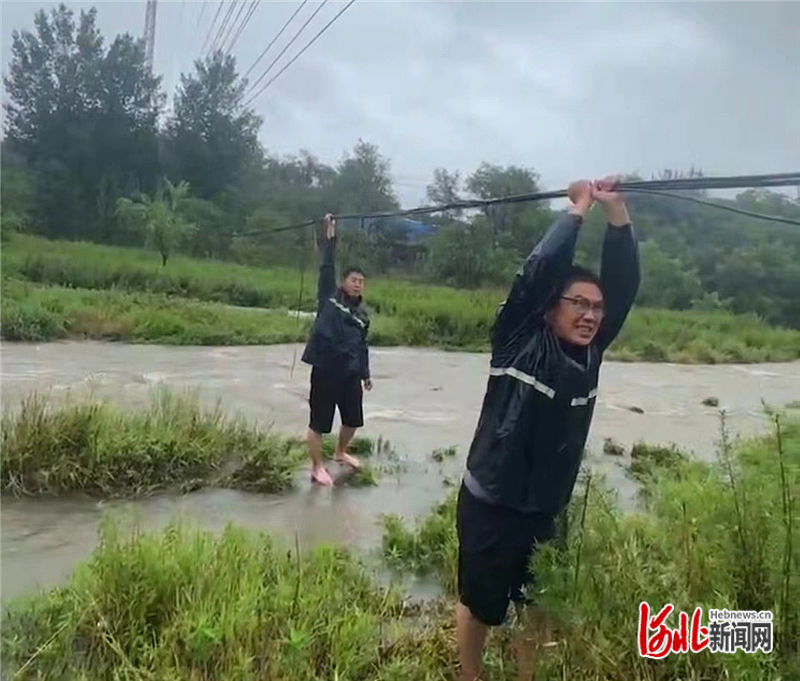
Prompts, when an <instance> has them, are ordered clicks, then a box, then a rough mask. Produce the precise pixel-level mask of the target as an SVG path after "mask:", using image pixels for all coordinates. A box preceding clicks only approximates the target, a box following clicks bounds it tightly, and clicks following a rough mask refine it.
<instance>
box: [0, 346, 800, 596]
mask: <svg viewBox="0 0 800 681" xmlns="http://www.w3.org/2000/svg"><path fill="white" fill-rule="evenodd" d="M295 352H296V353H297V361H296V366H295V370H294V372H293V374H292V372H291V369H292V365H293V363H294V361H295ZM300 353H301V349H300V348H299V347H297V348H296V347H295V346H271V347H254V346H248V347H225V348H219V347H215V348H207V347H190V348H180V347H164V346H154V345H126V344H121V343H94V342H69V343H47V344H41V345H34V344H21V343H5V344H4V345H3V347H2V392H1V394H2V398H3V404H4V408H5V409H14V408H16V406H17V405H18V404H19V401H20V399H21V398H22V397H23V396H25V395H27V394H28V393H30V392H31V391H33V390H40V391H46V392H48V393H49V394H50V395H51V397H52V398H53V399H54V400H59V399H62V398H64V397H65V396H67V395H71V396H82V395H88V394H92V395H94V396H95V397H96V398H100V399H109V400H112V401H113V402H114V403H116V404H120V405H126V406H131V407H139V406H145V405H147V404H148V402H149V400H150V396H151V393H152V390H153V388H155V387H157V386H166V387H169V388H172V389H176V390H181V389H191V390H193V391H195V392H196V393H197V394H198V395H199V397H200V399H201V400H202V401H203V402H204V403H207V404H208V405H209V406H211V405H214V404H215V403H216V402H217V400H221V401H222V406H223V408H224V409H226V411H228V412H230V413H236V412H238V413H241V414H243V415H244V416H246V417H248V418H250V419H253V420H257V421H259V422H260V423H263V424H267V425H272V426H273V427H274V428H275V429H276V430H279V431H280V432H282V433H286V434H297V435H299V434H302V433H303V432H304V430H305V426H306V423H307V418H308V406H307V402H306V400H307V394H308V377H309V370H308V367H306V366H305V365H303V364H301V363H300V362H299V355H300ZM372 366H373V380H374V383H375V389H374V390H373V391H372V392H371V393H368V394H367V395H366V398H365V418H366V424H367V425H366V428H365V429H364V434H367V435H371V436H374V437H378V436H383V438H384V439H389V440H390V441H391V443H392V445H393V446H394V448H395V449H396V450H397V452H398V454H399V455H400V457H401V459H402V460H403V462H404V465H403V466H402V468H401V470H400V471H399V472H397V473H395V474H391V475H384V476H383V477H382V478H381V480H380V484H379V485H378V486H377V487H373V488H361V489H355V488H348V487H341V488H338V487H337V488H334V489H318V488H312V487H311V486H310V484H309V482H308V475H307V471H305V470H303V471H300V472H298V475H297V486H296V489H295V490H294V491H292V492H289V493H286V494H282V495H261V494H248V493H243V492H238V491H233V490H222V489H204V490H200V491H198V492H195V493H193V494H188V495H183V496H180V495H175V494H160V495H155V496H153V497H149V498H144V499H136V500H130V501H97V500H91V499H85V498H81V497H74V498H69V499H13V498H10V497H4V498H3V501H2V597H3V600H6V599H8V598H10V597H13V596H15V595H19V594H21V593H26V592H30V591H31V590H33V589H35V588H37V587H40V586H47V585H51V584H54V583H57V582H58V581H60V580H62V579H64V578H65V577H66V576H67V575H68V574H69V573H70V572H71V570H72V569H73V568H74V566H75V564H76V563H77V562H78V561H80V560H82V559H84V558H85V557H86V556H87V555H88V554H89V553H90V551H91V550H92V548H93V547H94V546H95V544H96V541H97V529H98V523H99V521H100V518H101V516H102V514H103V513H104V511H106V510H108V509H111V510H113V511H114V512H116V513H117V514H123V516H124V517H126V518H128V519H129V520H130V522H135V523H137V524H139V525H141V526H144V527H160V526H163V525H164V524H166V523H168V522H170V521H171V520H173V519H174V518H175V517H176V516H182V517H185V518H187V519H188V520H190V521H191V522H194V523H197V524H199V525H202V526H205V527H209V528H212V529H219V528H222V527H224V525H225V524H227V523H229V522H234V523H238V524H242V525H245V526H248V527H251V528H257V529H264V530H268V531H272V532H276V533H280V534H282V535H284V536H285V537H287V538H288V539H289V540H290V541H294V537H295V535H297V537H298V541H299V542H300V545H301V546H308V545H310V544H313V543H316V542H319V541H333V542H339V543H342V544H346V545H348V546H352V547H355V548H357V549H359V550H362V551H370V550H372V549H374V548H375V547H376V546H378V545H379V543H380V524H379V522H378V521H379V516H380V514H382V513H399V514H401V515H403V516H405V517H408V518H411V517H415V516H419V515H421V514H423V513H424V512H426V511H427V510H428V509H429V508H430V506H431V505H432V504H434V503H435V502H436V501H439V500H440V499H442V498H443V496H444V495H445V494H446V491H447V488H446V487H445V486H444V484H443V481H444V478H445V477H450V478H452V479H457V478H458V476H459V474H460V473H461V470H462V468H463V464H464V458H465V456H466V451H467V448H468V446H469V442H470V439H471V437H472V433H473V431H474V428H475V424H476V420H477V416H478V412H479V410H480V405H481V400H482V398H483V390H484V387H485V384H486V379H487V375H488V371H487V370H488V357H487V356H486V355H481V354H468V353H447V352H440V351H436V350H416V349H406V348H392V349H374V350H373V351H372ZM711 396H714V397H717V398H719V401H720V407H724V408H725V409H726V410H727V412H728V414H729V426H730V428H731V430H732V431H733V432H734V433H738V434H742V435H751V434H755V433H757V432H760V431H762V430H763V429H764V428H765V427H767V421H766V419H765V417H764V416H763V410H762V405H761V400H762V398H763V399H764V400H766V401H767V402H768V403H770V404H773V405H776V406H782V405H784V404H785V403H787V402H789V401H792V400H796V399H798V398H800V362H793V363H785V364H763V365H740V366H734V365H726V366H681V365H674V364H644V363H630V364H627V363H614V362H609V363H607V364H605V365H604V367H603V370H602V373H601V383H600V391H599V397H598V404H597V408H596V411H595V418H594V423H593V425H592V430H591V433H590V436H589V449H590V453H589V456H588V458H587V465H588V466H590V467H591V468H592V470H594V471H595V472H601V473H604V474H606V476H607V478H608V480H609V483H610V484H611V485H613V486H614V487H615V488H616V489H617V490H618V492H619V495H620V499H621V501H622V503H623V504H625V505H630V504H632V503H633V501H634V498H635V488H634V486H633V485H632V483H631V482H630V481H629V480H628V479H627V478H626V476H625V472H624V468H623V466H624V465H625V464H626V463H627V457H621V458H618V457H609V456H606V455H604V454H603V453H602V443H603V440H604V439H605V438H607V437H613V438H614V439H615V440H617V441H619V442H621V443H622V444H624V445H627V446H629V445H631V444H633V443H634V442H636V441H638V440H645V441H647V442H650V443H665V444H667V443H675V444H677V445H678V446H680V447H682V448H684V449H687V450H690V451H693V452H694V453H695V455H696V456H698V457H700V458H703V459H710V458H712V457H713V456H714V452H715V440H716V439H717V436H718V429H719V424H718V411H717V409H714V408H710V407H704V406H702V404H701V402H702V400H703V399H705V398H706V397H711ZM631 408H637V409H638V410H642V411H643V413H635V412H633V411H631ZM450 445H456V446H457V447H458V452H459V453H458V456H457V457H456V458H455V459H454V460H446V461H445V462H443V463H442V464H438V463H435V462H434V461H432V460H431V458H430V454H431V452H432V450H434V449H436V448H437V447H446V446H450Z"/></svg>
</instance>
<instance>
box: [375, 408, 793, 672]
mask: <svg viewBox="0 0 800 681" xmlns="http://www.w3.org/2000/svg"><path fill="white" fill-rule="evenodd" d="M631 465H632V469H633V474H634V475H635V477H636V478H637V479H638V480H640V481H641V482H642V483H643V485H644V487H643V492H644V494H643V500H644V504H645V510H644V511H642V512H639V513H634V514H623V513H622V512H621V511H620V510H619V508H618V506H617V504H616V501H615V499H614V497H613V495H612V494H611V493H610V492H609V491H608V490H607V489H606V488H605V487H604V485H603V482H602V481H601V480H596V479H595V480H591V479H589V480H584V481H583V483H582V484H580V485H579V486H578V488H577V489H576V493H575V495H574V498H573V502H572V503H571V505H570V507H569V509H568V514H567V515H566V548H565V549H564V550H562V551H559V550H556V549H555V548H554V547H547V548H544V549H542V550H541V551H540V553H539V555H538V556H537V557H536V559H535V560H534V565H535V569H536V570H537V574H538V579H539V583H538V588H537V593H538V598H539V601H540V603H541V604H542V605H543V607H544V608H545V611H546V612H547V615H548V619H549V621H550V624H551V626H552V627H554V629H555V631H556V632H557V636H558V637H559V638H560V640H562V641H563V644H562V645H561V646H558V647H557V648H554V649H552V650H550V651H548V654H547V656H546V657H545V658H544V659H541V661H540V663H539V664H540V667H539V673H540V674H542V677H541V678H570V679H614V680H616V679H619V680H620V681H622V680H623V679H637V680H638V679H642V680H644V679H648V680H649V679H677V678H682V679H720V680H721V679H731V678H733V679H738V680H749V679H752V680H753V681H755V680H757V679H790V678H798V675H800V579H799V578H798V575H800V549H799V548H798V547H800V513H799V512H798V511H799V510H800V496H798V490H800V422H798V421H796V420H795V421H793V422H791V423H784V424H783V426H782V432H781V437H780V442H779V440H778V438H777V437H776V436H775V435H773V436H770V437H767V438H764V439H761V440H756V441H752V442H748V443H745V444H743V445H742V446H740V447H739V448H738V449H736V450H735V451H732V450H731V448H730V446H729V445H728V444H725V445H724V446H723V447H722V448H721V452H720V457H719V461H718V463H716V464H715V465H707V464H702V463H698V462H693V461H691V460H690V459H689V458H688V457H682V456H680V455H678V454H676V453H675V452H674V451H672V450H664V449H663V448H648V447H646V446H644V445H639V446H638V447H637V448H636V452H635V456H634V457H633V458H632V459H631ZM455 499H456V498H455V494H452V495H451V496H450V497H449V498H448V500H447V501H446V502H444V503H443V504H442V505H440V506H439V507H438V508H436V509H434V511H433V512H432V513H431V514H430V515H429V516H428V517H427V518H425V519H424V520H423V521H422V522H420V523H419V524H418V525H417V526H416V527H414V528H411V527H409V526H407V525H405V524H404V523H403V522H402V520H401V519H399V518H396V517H387V518H386V519H385V520H384V523H385V533H384V554H385V556H386V557H387V559H388V560H389V562H390V564H392V565H394V566H395V567H397V568H398V569H403V570H415V571H423V572H424V571H433V572H435V573H436V574H438V575H439V577H440V578H441V580H442V582H443V584H444V585H445V587H446V588H447V589H448V590H449V592H450V593H454V590H455V584H456V581H455V575H456V556H457V538H456V535H455V525H454V524H455ZM642 600H645V601H647V602H648V603H649V604H650V606H651V608H652V609H653V610H654V613H653V614H655V612H657V611H658V610H660V609H661V608H662V607H663V606H664V605H665V604H666V603H673V604H674V605H675V610H676V611H677V612H680V611H686V612H688V613H691V612H692V611H693V610H694V608H695V607H697V606H700V607H702V608H703V611H704V623H705V622H707V617H708V609H709V608H728V609H729V610H771V611H772V612H773V614H774V639H775V650H774V652H773V653H771V654H764V653H758V654H756V655H748V654H745V653H742V652H738V653H736V654H733V655H731V654H721V653H720V654H710V653H709V652H707V651H706V652H704V653H702V654H698V655H691V654H690V655H670V656H669V657H667V658H666V659H665V660H663V661H659V662H653V661H651V660H646V659H644V658H641V657H639V655H638V651H637V648H636V633H637V629H636V627H637V622H638V607H639V603H640V602H641V601H642ZM672 617H673V619H672V621H671V623H670V625H671V626H673V627H675V626H677V616H676V615H673V616H672ZM529 633H530V632H529ZM509 678H511V677H509ZM524 678H530V677H529V676H525V677H524ZM537 678H539V677H537Z"/></svg>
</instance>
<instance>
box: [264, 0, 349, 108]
mask: <svg viewBox="0 0 800 681" xmlns="http://www.w3.org/2000/svg"><path fill="white" fill-rule="evenodd" d="M355 1H356V0H350V2H348V3H347V4H346V5H345V6H344V7H342V9H340V10H339V11H338V12H337V13H336V15H335V16H334V17H333V19H331V20H330V21H329V22H328V23H327V24H325V26H323V27H322V29H321V30H320V31H319V32H318V33H317V34H316V35H315V36H314V37H313V38H312V39H311V40H309V41H308V43H307V44H306V45H305V47H303V49H302V50H300V51H299V52H298V53H297V54H296V55H294V57H292V58H291V59H290V60H289V61H288V62H287V63H286V64H284V66H283V68H282V69H281V70H280V71H278V73H276V74H275V75H274V76H272V78H270V79H269V80H268V81H267V82H266V84H265V85H264V87H262V88H261V89H260V90H259V91H258V92H256V93H255V94H254V95H253V96H252V97H251V98H250V99H249V100H248V103H250V102H252V101H253V100H254V99H256V98H257V97H258V96H259V95H261V94H262V93H263V92H264V90H266V89H267V88H268V87H269V86H270V85H272V83H274V82H275V81H276V80H277V79H278V78H279V77H280V75H281V74H282V73H283V72H284V71H286V69H288V68H289V67H290V66H291V65H292V64H294V63H295V62H296V61H297V59H298V58H299V57H300V55H301V54H303V52H305V51H306V50H307V49H308V48H309V47H311V46H312V45H313V44H314V43H315V42H316V41H317V39H318V38H319V37H320V36H321V35H322V34H323V33H325V31H327V30H328V29H329V28H330V27H331V26H332V25H333V23H334V22H335V21H336V20H337V19H338V18H339V17H340V16H342V14H344V13H345V12H346V11H347V8H348V7H350V5H352V4H353V3H354V2H355Z"/></svg>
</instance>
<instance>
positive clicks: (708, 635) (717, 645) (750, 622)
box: [637, 601, 772, 660]
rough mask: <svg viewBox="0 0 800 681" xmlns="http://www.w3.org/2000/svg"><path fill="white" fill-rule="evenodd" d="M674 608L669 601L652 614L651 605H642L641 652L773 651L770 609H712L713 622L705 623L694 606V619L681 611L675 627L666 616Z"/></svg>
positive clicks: (646, 654) (657, 656) (653, 656)
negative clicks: (670, 624) (668, 621)
mask: <svg viewBox="0 0 800 681" xmlns="http://www.w3.org/2000/svg"><path fill="white" fill-rule="evenodd" d="M674 609H675V607H674V606H673V605H672V603H667V604H666V605H665V606H664V607H663V608H661V610H660V611H659V612H658V613H657V614H655V615H653V616H652V617H651V615H650V613H651V610H650V605H649V604H648V603H647V602H646V601H642V602H641V603H640V604H639V629H638V637H637V642H638V645H639V655H641V656H642V657H649V658H651V659H654V660H660V659H662V658H665V657H666V656H667V655H669V654H670V653H677V654H680V653H688V652H690V651H691V652H693V653H699V652H700V651H701V650H705V649H706V648H708V650H709V651H710V652H712V653H735V652H736V651H737V650H743V651H745V652H747V653H754V652H756V651H757V650H762V651H764V652H765V653H769V652H771V651H772V612H770V611H768V610H763V611H760V612H755V611H728V610H709V617H710V618H711V619H713V620H714V621H710V622H709V624H708V626H705V625H703V623H702V619H703V609H702V608H695V609H694V612H693V613H692V616H691V618H690V617H689V615H688V614H687V613H685V612H681V613H679V614H678V626H677V628H674V629H673V628H672V627H670V626H669V625H668V623H667V619H668V618H669V616H670V615H671V614H672V611H673V610H674Z"/></svg>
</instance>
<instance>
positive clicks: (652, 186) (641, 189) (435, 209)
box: [230, 172, 800, 237]
mask: <svg viewBox="0 0 800 681" xmlns="http://www.w3.org/2000/svg"><path fill="white" fill-rule="evenodd" d="M795 185H800V172H796V173H774V174H771V175H740V176H734V177H699V178H686V179H675V180H635V181H631V182H621V183H620V184H619V185H618V189H619V191H621V192H623V193H625V192H626V191H627V192H631V193H642V194H651V195H654V196H664V197H667V198H675V199H681V200H685V201H692V202H693V203H698V204H700V205H704V206H708V207H711V208H719V209H721V210H727V211H730V212H733V213H739V214H741V215H746V216H747V217H752V218H756V219H760V220H769V221H773V222H784V223H786V224H791V225H798V226H800V220H794V219H792V218H785V217H782V216H778V215H765V214H763V213H756V212H754V211H748V210H745V209H742V208H736V207H734V206H728V205H725V204H720V203H716V202H714V201H708V200H705V199H699V198H696V197H692V196H686V195H683V194H674V193H671V192H669V190H673V189H674V190H684V191H686V190H700V189H744V188H749V187H787V186H795ZM566 196H567V190H566V189H558V190H553V191H546V192H535V193H530V194H515V195H511V196H501V197H497V198H494V199H470V200H466V201H454V202H451V203H448V204H443V205H436V206H420V207H418V208H409V209H406V210H399V211H392V212H379V213H355V214H345V215H335V216H334V217H335V218H336V219H337V220H362V219H378V218H393V217H411V216H415V215H429V214H431V213H440V212H444V211H448V210H455V209H459V208H461V209H468V208H483V207H487V206H493V205H498V204H514V203H528V202H533V201H545V200H549V199H558V198H564V197H566ZM317 222H318V220H317V219H311V220H306V221H305V222H300V223H296V224H291V225H285V226H283V227H277V228H273V229H266V230H264V229H262V230H253V231H250V232H238V233H235V234H231V235H230V236H236V237H244V236H256V235H258V234H273V233H278V232H286V231H290V230H294V229H301V228H303V227H308V226H309V225H313V224H316V223H317Z"/></svg>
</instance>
